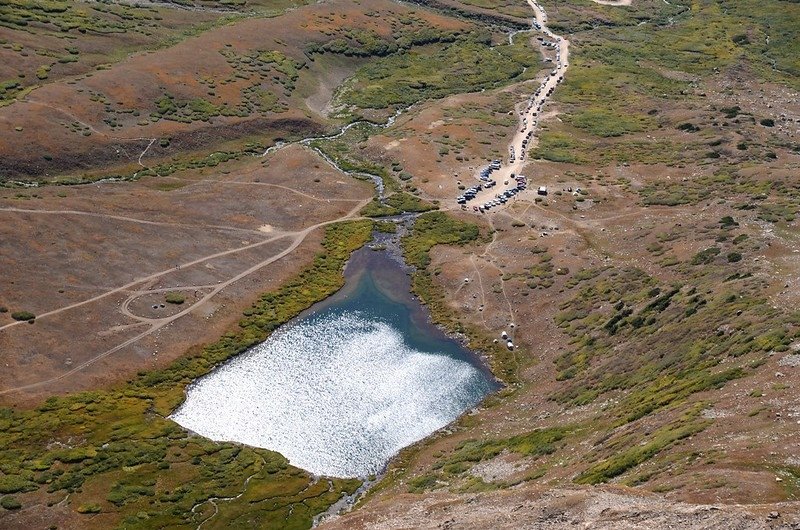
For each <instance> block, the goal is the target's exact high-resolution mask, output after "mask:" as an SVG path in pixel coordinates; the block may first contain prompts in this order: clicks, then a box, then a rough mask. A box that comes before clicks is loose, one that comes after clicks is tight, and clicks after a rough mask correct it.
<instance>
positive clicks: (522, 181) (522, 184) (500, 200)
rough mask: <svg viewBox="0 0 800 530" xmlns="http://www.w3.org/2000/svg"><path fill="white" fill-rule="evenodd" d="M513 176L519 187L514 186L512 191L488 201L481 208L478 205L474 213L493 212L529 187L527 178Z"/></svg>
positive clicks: (509, 190) (474, 207)
mask: <svg viewBox="0 0 800 530" xmlns="http://www.w3.org/2000/svg"><path fill="white" fill-rule="evenodd" d="M511 176H512V177H514V180H516V181H517V185H516V186H514V187H513V188H510V189H507V190H506V191H504V192H503V193H499V194H498V195H497V196H496V197H495V198H494V199H492V200H491V201H487V202H485V203H483V204H482V205H480V206H478V205H475V206H473V207H472V209H473V210H474V211H476V212H481V213H483V212H486V211H488V210H491V209H492V208H494V207H495V206H499V205H501V204H505V203H507V202H508V201H509V199H511V198H512V197H513V196H514V195H516V194H517V193H519V192H521V191H522V190H524V189H525V188H527V187H528V182H527V179H526V178H525V177H523V176H522V175H517V176H514V175H513V174H512V175H511Z"/></svg>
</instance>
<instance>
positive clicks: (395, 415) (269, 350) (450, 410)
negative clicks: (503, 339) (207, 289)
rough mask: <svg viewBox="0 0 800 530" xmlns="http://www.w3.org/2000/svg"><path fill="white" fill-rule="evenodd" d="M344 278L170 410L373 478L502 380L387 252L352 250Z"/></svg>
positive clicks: (337, 472) (188, 424)
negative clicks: (437, 317) (438, 319)
mask: <svg viewBox="0 0 800 530" xmlns="http://www.w3.org/2000/svg"><path fill="white" fill-rule="evenodd" d="M345 277H346V285H345V287H344V288H343V289H342V290H341V291H339V292H338V293H336V294H335V295H334V296H332V297H331V298H329V299H327V300H325V301H324V302H321V303H319V304H316V305H315V306H314V307H312V308H310V309H309V310H308V311H306V312H304V313H303V314H301V315H300V316H299V317H297V318H296V319H294V320H293V321H291V322H290V323H288V324H287V325H285V326H282V327H281V328H280V329H278V330H277V331H276V332H275V333H274V334H273V335H272V336H270V337H269V338H268V339H267V340H266V341H265V342H263V343H262V344H260V345H258V346H255V347H253V348H252V349H250V350H248V351H247V352H245V353H244V354H242V355H240V356H238V357H236V358H234V359H232V360H231V361H229V362H227V363H225V364H223V365H222V366H220V367H219V368H217V369H216V370H214V371H213V372H211V373H210V374H208V375H206V376H204V377H202V378H200V379H198V380H197V381H196V382H194V383H193V384H192V385H190V386H189V388H188V389H187V398H186V401H185V402H184V404H183V405H181V407H179V408H178V410H176V411H175V413H174V414H173V415H172V419H173V420H175V421H176V422H178V423H179V424H181V425H182V426H184V427H185V428H187V429H189V430H191V431H194V432H196V433H198V434H201V435H203V436H206V437H208V438H211V439H213V440H226V441H236V442H241V443H244V444H248V445H252V446H256V447H262V448H266V449H271V450H274V451H278V452H280V453H281V454H283V455H284V456H286V457H287V458H288V459H289V461H290V462H291V464H293V465H295V466H298V467H300V468H303V469H306V470H308V471H310V472H312V473H315V474H318V475H327V476H333V477H366V476H368V475H370V474H374V473H378V472H380V471H381V470H382V469H383V468H384V466H385V465H386V463H387V462H388V460H389V459H390V458H391V457H392V456H393V455H395V454H396V453H397V452H398V451H399V450H400V449H402V448H403V447H406V446H408V445H410V444H412V443H414V442H416V441H418V440H420V439H422V438H424V437H426V436H428V435H429V434H431V433H432V432H434V431H436V430H438V429H440V428H442V427H444V426H445V425H447V424H448V423H450V422H452V421H453V420H455V419H456V418H457V417H458V416H459V415H461V414H462V413H463V412H464V411H465V410H468V409H470V408H471V407H474V406H475V405H477V404H478V403H479V402H480V400H481V399H483V397H484V396H485V395H486V394H487V393H488V392H490V391H492V390H494V389H495V388H496V384H495V383H494V381H493V380H492V378H491V374H490V373H489V372H488V370H487V369H486V367H485V366H484V365H483V364H482V363H481V362H480V360H479V359H478V358H477V357H476V356H475V355H474V354H473V353H472V352H470V351H468V350H466V349H465V348H463V347H462V346H461V345H460V344H459V343H458V342H457V341H455V340H453V339H451V338H449V337H447V336H446V335H445V334H444V333H443V332H442V331H441V330H439V329H438V328H437V327H436V326H434V325H432V324H431V323H430V322H429V315H428V312H427V309H426V308H424V307H423V306H421V305H420V304H419V302H417V301H416V300H415V299H414V298H413V297H412V296H411V295H410V294H409V279H408V275H407V274H406V270H405V267H404V266H403V265H402V264H400V263H398V261H397V260H396V259H393V257H392V256H391V255H390V254H389V253H388V252H386V251H373V250H370V249H369V248H364V249H362V250H360V251H358V252H356V253H355V254H354V255H353V257H352V258H351V260H350V262H349V263H348V266H347V269H346V271H345Z"/></svg>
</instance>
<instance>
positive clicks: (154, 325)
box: [0, 198, 372, 395]
mask: <svg viewBox="0 0 800 530" xmlns="http://www.w3.org/2000/svg"><path fill="white" fill-rule="evenodd" d="M371 200H372V199H371V198H370V199H364V200H362V201H359V202H358V204H356V205H355V207H353V208H352V209H351V210H350V211H349V212H348V213H346V214H345V215H343V216H341V217H339V218H336V219H331V220H329V221H323V222H321V223H317V224H315V225H312V226H309V227H308V228H305V229H303V230H300V231H297V232H283V233H281V234H279V235H276V236H274V237H271V238H268V239H265V240H262V241H259V242H257V243H253V244H250V245H245V246H242V247H240V248H236V249H232V250H227V251H223V252H217V253H215V254H211V255H209V256H205V257H202V258H199V259H196V260H194V261H191V262H188V263H184V264H182V265H180V266H179V267H177V269H182V268H186V267H190V266H192V265H196V264H198V263H202V262H204V261H208V260H211V259H214V258H217V257H220V256H225V255H229V254H235V253H237V252H241V251H243V250H247V249H251V248H255V247H259V246H263V245H265V244H267V243H270V242H272V241H276V240H278V239H284V238H291V240H292V243H291V245H289V246H288V247H287V248H285V249H284V250H282V251H281V252H279V253H277V254H274V255H272V256H270V257H269V258H267V259H265V260H263V261H260V262H259V263H256V264H255V265H253V266H252V267H250V268H249V269H247V270H245V271H243V272H241V273H239V274H237V275H236V276H233V277H231V278H229V279H228V280H225V281H223V282H221V283H218V284H216V285H214V286H213V289H212V290H211V291H209V292H208V293H206V294H204V295H203V296H202V297H201V298H200V299H199V300H197V301H196V302H195V303H194V304H192V305H190V306H188V307H186V308H185V309H183V310H182V311H180V312H179V313H175V314H174V315H171V316H168V317H164V318H159V319H151V318H145V317H138V316H136V315H133V314H132V313H130V312H128V313H127V316H129V317H131V318H135V319H138V320H139V322H138V323H137V324H149V325H150V327H149V328H148V329H147V330H145V331H143V332H142V333H139V334H138V335H135V336H133V337H131V338H130V339H128V340H126V341H124V342H122V343H120V344H117V345H116V346H114V347H113V348H110V349H108V350H106V351H103V352H101V353H98V354H97V355H95V356H93V357H91V358H90V359H88V360H86V361H84V362H82V363H80V364H78V365H76V366H75V367H73V368H72V369H70V370H69V371H67V372H64V373H62V374H59V375H57V376H55V377H51V378H49V379H45V380H42V381H37V382H36V383H30V384H27V385H22V386H18V387H14V388H6V389H3V390H0V395H4V394H10V393H12V392H20V391H24V390H31V389H34V388H38V387H41V386H44V385H48V384H52V383H55V382H57V381H60V380H62V379H64V378H67V377H69V376H71V375H72V374H75V373H76V372H79V371H81V370H83V369H84V368H86V367H87V366H89V365H91V364H93V363H95V362H97V361H99V360H100V359H103V358H104V357H108V356H109V355H111V354H112V353H115V352H117V351H119V350H121V349H123V348H125V347H126V346H130V345H131V344H133V343H135V342H137V341H139V340H141V339H143V338H144V337H147V336H148V335H151V334H152V333H155V332H156V331H158V330H159V329H161V328H163V327H165V326H167V325H169V324H171V323H172V322H174V321H176V320H178V319H179V318H181V317H183V316H184V315H187V314H188V313H191V312H192V311H194V310H196V309H197V308H199V307H200V306H202V305H203V304H204V303H206V302H207V301H208V300H210V299H211V298H213V297H214V296H215V295H217V294H218V293H220V292H221V291H222V290H223V289H225V288H226V287H228V286H229V285H231V284H233V283H234V282H237V281H239V280H241V279H242V278H245V277H246V276H249V275H250V274H253V273H254V272H256V271H258V270H260V269H262V268H264V267H266V266H267V265H269V264H271V263H274V262H276V261H278V260H279V259H281V258H283V257H285V256H287V255H288V254H290V253H292V252H293V251H294V250H295V249H296V248H297V247H299V246H300V244H301V243H302V242H303V241H305V239H306V237H307V236H308V235H309V234H310V233H311V232H313V231H314V230H316V229H318V228H322V227H324V226H327V225H330V224H334V223H338V222H341V221H346V220H352V219H361V217H360V216H358V215H357V214H358V212H359V211H360V210H361V208H363V207H364V206H366V205H367V203H369V202H370V201H371ZM175 270H176V268H170V269H168V270H164V271H161V272H157V273H154V274H151V275H149V276H146V277H144V278H139V279H136V280H134V281H132V282H130V283H127V284H125V285H123V286H121V287H117V288H115V289H111V290H109V291H106V292H105V293H103V294H100V295H98V296H95V297H92V298H89V299H87V300H83V301H81V302H77V303H75V304H71V305H68V306H65V307H61V308H59V309H54V310H52V311H48V312H46V313H42V314H41V315H39V316H37V317H36V318H37V320H39V319H42V318H47V317H48V316H51V315H55V314H58V313H61V312H63V311H67V310H69V309H74V308H76V307H80V306H82V305H85V304H89V303H91V302H95V301H97V300H101V299H103V298H105V297H107V296H110V295H112V294H114V293H119V292H123V291H129V290H130V289H131V288H133V287H136V286H137V285H141V284H143V283H146V282H150V281H152V280H155V279H157V278H160V277H162V276H164V275H166V274H169V273H171V272H175ZM195 287H197V288H207V287H208V286H184V287H174V288H172V289H170V290H181V289H183V288H189V289H193V288H195ZM148 292H149V291H139V292H137V293H134V294H133V295H132V296H131V297H129V299H128V300H126V303H125V304H123V306H124V307H127V305H128V304H129V303H130V301H131V300H132V299H133V298H136V297H138V296H141V295H143V294H147V293H148ZM21 323H22V322H13V323H11V324H6V325H5V326H2V327H0V330H3V329H6V328H9V327H11V326H15V325H19V324H21Z"/></svg>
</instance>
